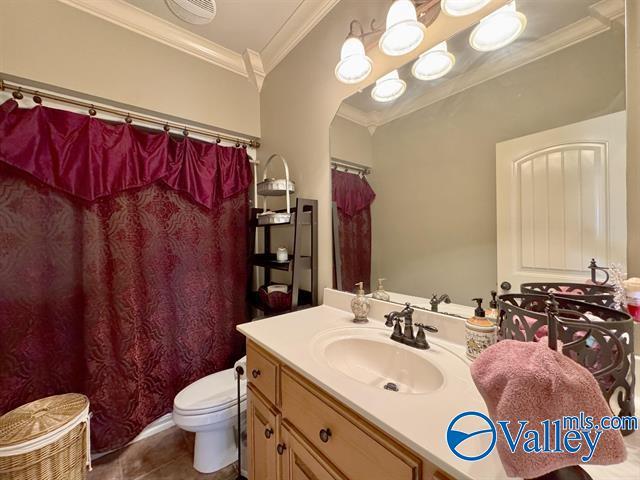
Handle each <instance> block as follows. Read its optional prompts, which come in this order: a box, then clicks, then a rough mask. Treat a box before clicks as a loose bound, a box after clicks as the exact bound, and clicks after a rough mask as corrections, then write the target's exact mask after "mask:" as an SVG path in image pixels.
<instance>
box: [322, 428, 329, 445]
mask: <svg viewBox="0 0 640 480" xmlns="http://www.w3.org/2000/svg"><path fill="white" fill-rule="evenodd" d="M330 438H331V429H329V428H323V429H322V430H320V440H322V441H323V442H324V443H327V442H328V441H329V439H330Z"/></svg>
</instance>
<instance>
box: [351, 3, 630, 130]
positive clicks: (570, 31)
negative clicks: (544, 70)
mask: <svg viewBox="0 0 640 480" xmlns="http://www.w3.org/2000/svg"><path fill="white" fill-rule="evenodd" d="M594 4H595V5H596V6H597V8H592V6H593V5H594ZM517 7H518V10H519V11H521V12H522V13H524V14H525V15H526V16H527V20H528V22H527V28H526V30H525V32H524V33H523V35H522V36H521V37H520V38H519V39H518V40H516V41H515V42H514V43H512V44H511V45H508V46H507V47H504V48H502V49H500V50H498V51H495V52H488V53H481V52H477V51H475V50H473V49H472V48H471V47H470V46H469V43H468V39H469V33H470V31H471V29H469V30H468V31H465V32H462V33H460V34H458V35H456V36H455V37H453V38H451V39H450V40H449V41H448V48H449V51H450V52H451V53H453V54H454V55H455V56H456V64H455V66H454V68H453V69H452V70H451V72H450V73H449V74H447V75H446V76H445V77H443V78H441V79H438V80H434V81H426V82H425V81H421V80H417V79H416V78H414V77H413V75H412V74H411V66H412V64H413V62H410V63H408V64H406V65H405V66H403V67H401V68H400V69H399V74H400V78H402V79H403V80H405V81H406V82H407V90H406V92H405V93H404V95H403V96H402V97H400V98H399V99H398V100H396V101H394V102H390V103H380V102H376V101H375V100H373V99H372V98H371V89H372V88H373V85H370V86H369V87H367V88H365V89H363V90H361V91H360V92H359V93H356V94H354V95H352V96H351V97H349V98H347V99H345V101H344V102H343V106H342V107H341V109H340V112H339V113H340V114H341V116H344V117H345V118H348V119H350V120H352V121H356V122H357V123H360V124H362V125H365V126H368V127H371V126H373V127H375V126H379V125H381V124H384V123H387V122H389V121H391V120H394V119H396V118H398V117H400V116H403V115H406V114H408V113H410V112H412V111H415V110H418V109H420V108H424V107H425V106H427V105H430V104H431V103H434V102H436V101H439V100H441V99H443V98H446V97H447V96H450V95H454V94H456V93H458V92H459V91H461V90H464V89H465V88H469V87H470V86H472V85H473V84H477V83H480V82H481V81H486V80H489V79H491V78H495V76H497V75H499V74H502V73H504V72H506V71H509V70H510V69H513V68H516V67H517V66H518V65H522V64H525V63H528V62H530V61H534V60H536V59H538V58H541V57H542V56H544V55H547V54H550V53H553V51H557V50H558V49H561V48H564V47H567V46H569V45H571V44H574V43H576V42H577V41H582V40H586V39H587V38H590V37H591V36H593V35H596V34H598V33H602V32H604V31H607V30H608V29H609V27H610V22H611V21H612V20H613V19H615V18H619V14H620V7H621V8H622V13H624V2H623V0H604V1H600V2H598V3H597V4H596V0H561V1H559V0H518V1H517Z"/></svg>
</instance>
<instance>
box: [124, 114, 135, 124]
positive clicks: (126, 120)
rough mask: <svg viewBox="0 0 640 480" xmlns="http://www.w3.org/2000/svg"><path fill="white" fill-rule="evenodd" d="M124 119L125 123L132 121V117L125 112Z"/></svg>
mask: <svg viewBox="0 0 640 480" xmlns="http://www.w3.org/2000/svg"><path fill="white" fill-rule="evenodd" d="M124 121H125V122H126V123H131V122H133V119H132V118H131V116H130V115H129V114H128V113H127V116H126V117H124Z"/></svg>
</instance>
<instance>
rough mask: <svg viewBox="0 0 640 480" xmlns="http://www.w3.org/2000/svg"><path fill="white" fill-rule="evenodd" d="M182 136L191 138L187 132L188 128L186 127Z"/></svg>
mask: <svg viewBox="0 0 640 480" xmlns="http://www.w3.org/2000/svg"><path fill="white" fill-rule="evenodd" d="M182 134H183V135H184V136H185V137H188V136H189V130H187V127H184V130H182Z"/></svg>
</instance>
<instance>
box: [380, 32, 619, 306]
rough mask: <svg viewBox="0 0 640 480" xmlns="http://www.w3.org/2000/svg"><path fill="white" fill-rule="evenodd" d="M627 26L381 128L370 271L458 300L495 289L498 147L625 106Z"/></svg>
mask: <svg viewBox="0 0 640 480" xmlns="http://www.w3.org/2000/svg"><path fill="white" fill-rule="evenodd" d="M624 65H625V60H624V30H623V29H622V28H621V27H620V28H617V29H616V30H615V31H611V32H608V33H605V34H601V35H599V36H597V37H594V38H592V39H590V40H587V41H585V42H583V43H580V44H578V45H576V46H573V47H570V48H567V49H565V50H562V51H560V52H558V53H556V54H554V55H551V56H548V57H545V58H543V59H541V60H539V61H537V62H535V63H532V64H529V65H525V66H523V67H521V68H519V69H517V70H514V71H512V72H509V73H507V74H505V75H503V76H501V77H498V78H496V79H494V80H491V81H488V82H485V83H483V84H480V85H478V86H476V87H474V88H471V89H469V90H466V91H464V92H462V93H460V94H458V95H455V96H452V97H449V98H447V99H445V100H443V101H441V102H438V103H436V104H433V105H431V106H429V107H426V108H424V109H422V110H419V111H417V112H414V113H412V114H410V115H408V116H405V117H403V118H401V119H398V120H396V121H393V122H391V123H388V124H386V125H383V126H381V127H379V128H378V129H377V130H376V132H375V134H374V136H373V151H374V164H373V174H372V175H370V177H369V181H370V183H371V185H372V186H373V188H374V190H375V191H376V193H377V198H376V201H375V202H374V204H373V208H372V214H373V220H372V223H373V263H372V267H373V269H372V276H373V278H376V277H377V276H382V277H386V278H387V282H386V283H387V288H388V289H389V290H391V291H397V292H402V293H407V294H413V295H417V296H422V297H427V296H430V295H431V294H432V293H436V292H439V293H443V292H446V293H449V294H450V295H451V297H452V298H453V301H454V302H455V303H461V304H471V303H472V302H471V298H473V297H476V296H483V297H485V298H487V297H488V296H489V290H491V289H494V288H496V283H497V282H496V275H497V273H496V262H497V259H496V193H495V190H496V170H495V145H496V143H498V142H502V141H504V140H508V139H511V138H516V137H520V136H523V135H527V134H530V133H534V132H538V131H541V130H546V129H550V128H554V127H558V126H562V125H566V124H570V123H574V122H578V121H581V120H585V119H588V118H592V117H596V116H599V115H604V114H607V113H612V112H615V111H620V110H624V108H625V103H624V102H625V98H624V88H625V78H624V68H625V67H624Z"/></svg>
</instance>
